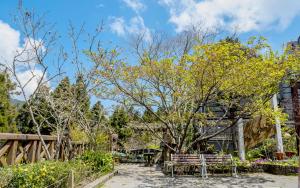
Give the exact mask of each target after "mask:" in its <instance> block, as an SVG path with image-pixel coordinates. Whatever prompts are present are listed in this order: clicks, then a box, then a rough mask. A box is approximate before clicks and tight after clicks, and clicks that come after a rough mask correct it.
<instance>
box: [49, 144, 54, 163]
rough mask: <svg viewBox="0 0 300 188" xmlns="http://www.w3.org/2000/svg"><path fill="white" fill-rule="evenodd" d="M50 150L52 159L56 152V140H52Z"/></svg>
mask: <svg viewBox="0 0 300 188" xmlns="http://www.w3.org/2000/svg"><path fill="white" fill-rule="evenodd" d="M49 152H50V156H51V159H53V158H54V153H55V142H54V141H50V148H49Z"/></svg>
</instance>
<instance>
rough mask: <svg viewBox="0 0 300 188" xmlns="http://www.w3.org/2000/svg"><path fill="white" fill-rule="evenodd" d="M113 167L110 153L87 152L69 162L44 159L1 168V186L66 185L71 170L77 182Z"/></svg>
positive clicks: (15, 187)
mask: <svg viewBox="0 0 300 188" xmlns="http://www.w3.org/2000/svg"><path fill="white" fill-rule="evenodd" d="M112 169H113V163H112V157H111V155H110V154H105V153H99V152H86V153H85V154H83V155H82V156H81V157H78V158H77V159H74V160H70V161H68V162H61V161H43V162H38V163H34V164H22V165H17V166H13V167H7V168H3V169H0V187H5V188H17V187H19V188H40V187H62V188H63V187H66V186H67V184H66V182H67V180H68V177H69V174H70V172H71V170H73V172H74V176H75V183H76V182H80V181H83V180H84V179H85V178H86V177H89V176H91V175H92V174H93V173H98V172H108V171H110V170H112Z"/></svg>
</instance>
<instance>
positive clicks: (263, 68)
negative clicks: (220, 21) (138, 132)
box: [87, 37, 298, 152]
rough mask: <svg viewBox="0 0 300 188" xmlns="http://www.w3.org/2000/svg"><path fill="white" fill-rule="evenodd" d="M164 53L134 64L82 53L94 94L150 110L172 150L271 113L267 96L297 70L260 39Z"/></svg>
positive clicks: (112, 54) (198, 45)
mask: <svg viewBox="0 0 300 188" xmlns="http://www.w3.org/2000/svg"><path fill="white" fill-rule="evenodd" d="M164 54H165V55H162V56H157V57H156V58H152V57H153V56H151V58H150V56H149V52H147V51H145V52H144V55H143V56H142V57H141V59H140V61H139V62H138V63H135V64H129V63H126V62H124V61H123V60H121V59H120V58H118V56H119V54H118V52H117V51H116V50H112V51H111V52H107V51H104V50H101V49H99V50H98V51H97V52H87V55H88V56H89V57H90V59H91V61H93V62H94V63H95V64H97V66H98V69H97V71H96V76H95V77H96V82H97V83H103V84H102V86H101V87H99V88H97V93H98V94H101V95H105V97H109V98H110V99H112V100H115V101H119V102H121V101H122V102H124V101H126V102H127V103H132V104H133V105H136V106H139V107H140V108H144V109H145V110H147V111H149V112H151V113H152V114H153V115H154V116H155V117H156V118H157V120H158V121H159V122H160V123H161V124H162V125H163V126H164V127H165V128H166V129H167V130H168V132H169V134H170V136H171V137H172V139H173V143H175V147H171V146H170V145H167V147H169V148H171V149H172V150H174V151H176V152H184V151H187V150H188V149H190V148H191V147H192V146H193V145H194V144H195V143H197V142H201V141H203V140H207V139H209V138H211V137H213V136H216V135H218V134H220V133H221V132H223V131H225V130H227V129H228V128H230V127H232V126H233V125H235V124H236V122H237V121H238V119H240V118H246V117H250V116H255V115H257V114H261V113H266V114H268V115H270V114H272V113H273V110H272V108H271V105H270V102H269V101H270V99H271V97H272V95H273V94H274V93H276V92H278V89H279V84H280V83H281V82H283V81H284V80H285V79H287V78H288V77H289V76H290V75H292V74H291V73H294V72H295V71H298V66H297V58H296V57H295V56H293V57H292V56H291V54H289V53H287V52H284V53H283V54H282V55H278V54H277V53H275V52H273V50H272V49H271V48H270V46H269V45H268V44H267V43H266V41H265V40H264V39H263V38H255V37H253V38H250V39H249V41H248V42H247V43H246V44H242V43H240V42H235V41H230V40H221V41H219V42H212V43H201V42H198V43H197V42H195V44H193V46H192V50H191V51H186V52H185V53H182V55H178V54H177V55H172V53H169V52H168V51H166V52H164ZM153 109H161V110H162V111H163V112H161V113H159V114H158V113H157V112H156V111H154V110H153ZM220 111H221V113H220ZM219 125H222V126H221V127H220V128H218V129H212V130H214V131H213V132H212V131H209V130H210V128H211V127H214V126H219ZM149 128H150V127H149ZM197 130H202V131H197ZM203 130H204V131H203ZM152 133H153V134H157V133H156V132H155V131H152ZM191 135H192V136H191ZM165 144H166V143H165Z"/></svg>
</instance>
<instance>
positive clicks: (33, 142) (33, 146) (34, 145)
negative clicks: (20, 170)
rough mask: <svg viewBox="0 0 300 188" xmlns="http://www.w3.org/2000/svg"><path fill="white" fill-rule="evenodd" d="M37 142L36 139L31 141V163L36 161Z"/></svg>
mask: <svg viewBox="0 0 300 188" xmlns="http://www.w3.org/2000/svg"><path fill="white" fill-rule="evenodd" d="M36 144H37V141H36V140H34V141H31V146H30V148H29V152H28V160H29V161H30V163H34V162H35V153H36Z"/></svg>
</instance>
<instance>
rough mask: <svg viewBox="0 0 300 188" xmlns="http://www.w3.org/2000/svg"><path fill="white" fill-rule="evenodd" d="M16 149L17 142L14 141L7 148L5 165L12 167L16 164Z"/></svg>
mask: <svg viewBox="0 0 300 188" xmlns="http://www.w3.org/2000/svg"><path fill="white" fill-rule="evenodd" d="M17 149H18V140H14V141H13V142H12V143H11V146H10V148H9V151H8V154H7V164H8V165H14V164H15V162H16V157H17V156H16V155H17Z"/></svg>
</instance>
